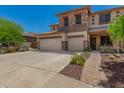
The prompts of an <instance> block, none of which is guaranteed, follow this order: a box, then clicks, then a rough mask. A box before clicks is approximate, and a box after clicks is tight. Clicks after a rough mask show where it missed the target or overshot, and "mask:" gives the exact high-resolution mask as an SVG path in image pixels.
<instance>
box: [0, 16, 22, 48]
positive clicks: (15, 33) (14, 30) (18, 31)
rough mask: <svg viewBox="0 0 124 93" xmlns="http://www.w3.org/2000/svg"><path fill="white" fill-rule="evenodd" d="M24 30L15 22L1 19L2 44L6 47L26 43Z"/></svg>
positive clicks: (0, 35) (0, 33)
mask: <svg viewBox="0 0 124 93" xmlns="http://www.w3.org/2000/svg"><path fill="white" fill-rule="evenodd" d="M22 32H23V28H22V27H21V26H19V25H17V24H16V23H14V22H11V21H9V20H6V19H3V18H0V43H1V44H2V45H3V46H5V47H8V46H14V47H15V46H19V45H21V44H22V43H23V42H24V38H23V36H22Z"/></svg>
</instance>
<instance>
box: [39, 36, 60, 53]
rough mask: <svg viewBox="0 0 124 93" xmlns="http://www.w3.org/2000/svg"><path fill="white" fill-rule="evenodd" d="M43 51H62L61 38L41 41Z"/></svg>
mask: <svg viewBox="0 0 124 93" xmlns="http://www.w3.org/2000/svg"><path fill="white" fill-rule="evenodd" d="M40 49H41V50H50V51H51V50H52V51H61V38H50V39H41V40H40Z"/></svg>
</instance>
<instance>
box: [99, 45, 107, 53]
mask: <svg viewBox="0 0 124 93" xmlns="http://www.w3.org/2000/svg"><path fill="white" fill-rule="evenodd" d="M99 50H100V52H108V49H107V47H106V46H100V48H99Z"/></svg>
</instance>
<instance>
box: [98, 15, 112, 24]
mask: <svg viewBox="0 0 124 93" xmlns="http://www.w3.org/2000/svg"><path fill="white" fill-rule="evenodd" d="M110 19H111V14H110V13H105V14H100V15H99V23H100V24H102V23H108V22H110Z"/></svg>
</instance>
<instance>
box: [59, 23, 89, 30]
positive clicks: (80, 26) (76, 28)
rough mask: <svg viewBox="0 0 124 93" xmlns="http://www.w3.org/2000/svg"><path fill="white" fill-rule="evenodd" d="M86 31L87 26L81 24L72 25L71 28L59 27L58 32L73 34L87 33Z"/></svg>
mask: <svg viewBox="0 0 124 93" xmlns="http://www.w3.org/2000/svg"><path fill="white" fill-rule="evenodd" d="M87 29H88V24H87V23H83V24H74V25H71V26H63V27H60V28H59V30H58V31H65V32H74V31H87Z"/></svg>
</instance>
